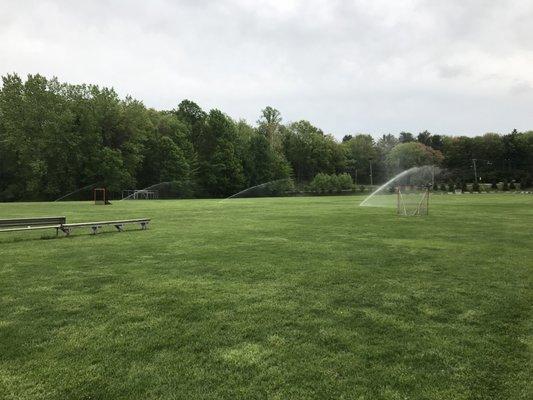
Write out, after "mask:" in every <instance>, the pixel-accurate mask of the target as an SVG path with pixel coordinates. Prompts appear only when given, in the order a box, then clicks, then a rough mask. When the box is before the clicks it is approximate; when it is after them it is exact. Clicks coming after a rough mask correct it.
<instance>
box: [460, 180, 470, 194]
mask: <svg viewBox="0 0 533 400" xmlns="http://www.w3.org/2000/svg"><path fill="white" fill-rule="evenodd" d="M461 190H462V191H463V192H468V186H466V182H463V183H462V184H461Z"/></svg>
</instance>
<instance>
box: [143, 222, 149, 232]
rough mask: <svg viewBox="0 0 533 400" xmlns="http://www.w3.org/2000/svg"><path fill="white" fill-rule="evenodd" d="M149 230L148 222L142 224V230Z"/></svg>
mask: <svg viewBox="0 0 533 400" xmlns="http://www.w3.org/2000/svg"><path fill="white" fill-rule="evenodd" d="M147 228H148V222H141V230H143V231H145V230H146V229H147Z"/></svg>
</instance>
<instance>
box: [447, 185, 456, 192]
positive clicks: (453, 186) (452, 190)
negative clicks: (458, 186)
mask: <svg viewBox="0 0 533 400" xmlns="http://www.w3.org/2000/svg"><path fill="white" fill-rule="evenodd" d="M448 192H455V185H454V184H453V183H450V184H449V185H448Z"/></svg>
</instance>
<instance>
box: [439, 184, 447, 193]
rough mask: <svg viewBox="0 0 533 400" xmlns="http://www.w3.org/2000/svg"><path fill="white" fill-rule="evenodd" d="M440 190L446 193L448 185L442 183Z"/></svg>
mask: <svg viewBox="0 0 533 400" xmlns="http://www.w3.org/2000/svg"><path fill="white" fill-rule="evenodd" d="M440 190H441V191H443V192H445V191H446V185H445V184H444V183H441V185H440Z"/></svg>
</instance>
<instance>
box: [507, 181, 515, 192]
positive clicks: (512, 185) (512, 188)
mask: <svg viewBox="0 0 533 400" xmlns="http://www.w3.org/2000/svg"><path fill="white" fill-rule="evenodd" d="M509 189H511V190H516V185H515V183H514V181H511V183H510V184H509Z"/></svg>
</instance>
